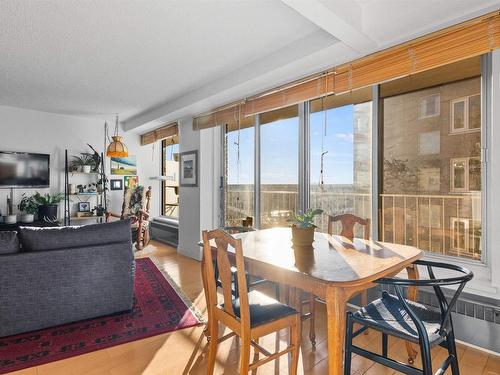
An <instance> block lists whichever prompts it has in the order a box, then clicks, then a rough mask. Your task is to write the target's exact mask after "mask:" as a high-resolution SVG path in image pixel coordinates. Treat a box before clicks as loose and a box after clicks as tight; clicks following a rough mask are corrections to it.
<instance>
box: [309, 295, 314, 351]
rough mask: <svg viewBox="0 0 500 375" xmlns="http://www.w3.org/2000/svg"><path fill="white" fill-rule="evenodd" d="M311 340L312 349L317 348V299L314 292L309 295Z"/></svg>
mask: <svg viewBox="0 0 500 375" xmlns="http://www.w3.org/2000/svg"><path fill="white" fill-rule="evenodd" d="M309 313H310V314H311V317H310V318H309V340H310V341H311V345H312V350H316V328H315V321H314V319H315V315H316V300H315V297H314V294H312V293H311V294H310V295H309Z"/></svg>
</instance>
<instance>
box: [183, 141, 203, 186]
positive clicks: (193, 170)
mask: <svg viewBox="0 0 500 375" xmlns="http://www.w3.org/2000/svg"><path fill="white" fill-rule="evenodd" d="M179 168H180V173H179V175H180V186H188V187H189V186H190V187H197V186H198V150H193V151H186V152H181V153H180V166H179Z"/></svg>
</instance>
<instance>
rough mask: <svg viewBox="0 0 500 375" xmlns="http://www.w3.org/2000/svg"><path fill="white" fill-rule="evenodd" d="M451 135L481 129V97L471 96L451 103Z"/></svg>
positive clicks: (477, 95)
mask: <svg viewBox="0 0 500 375" xmlns="http://www.w3.org/2000/svg"><path fill="white" fill-rule="evenodd" d="M450 103H451V104H450V107H451V133H463V132H468V131H473V130H479V129H480V128H481V96H480V95H479V94H475V95H470V96H466V97H462V98H458V99H453V100H451V102H450Z"/></svg>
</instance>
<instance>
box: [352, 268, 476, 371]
mask: <svg viewBox="0 0 500 375" xmlns="http://www.w3.org/2000/svg"><path fill="white" fill-rule="evenodd" d="M415 264H417V265H422V266H426V267H427V272H428V274H429V278H428V279H422V280H410V279H400V278H383V279H379V280H377V281H376V283H378V284H382V285H392V286H393V287H394V289H395V292H396V295H391V294H389V293H388V292H387V291H384V292H382V298H380V299H378V300H376V301H374V302H372V303H370V304H368V305H367V306H365V307H363V308H362V309H360V310H358V311H357V312H355V313H352V312H348V313H347V332H346V345H345V362H344V374H350V373H351V356H352V354H353V353H355V354H358V355H360V356H362V357H365V358H368V359H370V360H372V361H375V362H378V363H380V364H382V365H384V366H387V367H390V368H392V369H394V370H396V371H400V372H402V373H404V374H409V375H417V374H419V375H431V374H432V361H431V348H432V347H434V346H436V345H440V346H442V347H444V348H445V349H447V350H448V357H447V358H446V360H445V361H444V362H443V363H442V364H441V367H440V368H439V370H438V371H437V372H436V375H441V374H444V373H445V371H446V370H447V368H448V367H449V366H450V365H451V371H452V374H453V375H458V374H459V373H460V372H459V368H458V358H457V350H456V345H455V335H454V332H453V323H452V320H451V311H452V309H453V306H454V305H455V303H456V302H457V299H458V297H459V295H460V293H461V292H462V290H463V288H464V287H465V284H466V283H467V282H468V281H469V280H471V279H472V277H473V274H472V272H471V271H469V270H467V269H465V268H462V267H460V266H456V265H453V264H445V263H437V262H430V261H424V260H419V261H416V262H415ZM435 269H445V270H449V271H450V270H451V271H456V272H459V273H460V274H461V275H458V276H455V277H443V278H441V277H436V276H435V273H434V271H435ZM443 286H457V289H456V291H455V292H454V293H453V295H452V297H451V299H450V300H449V301H448V300H447V299H446V297H445V294H444V292H443V290H442V287H443ZM403 287H432V288H433V289H434V293H435V294H436V297H437V300H438V302H439V310H438V309H434V308H430V307H427V306H425V305H422V304H420V303H417V302H413V301H409V300H408V299H406V298H405V296H404V291H403ZM354 323H358V324H360V325H361V326H362V327H361V328H360V329H358V330H357V331H356V332H353V326H354ZM368 328H372V329H374V330H376V331H380V332H381V333H382V355H380V354H377V353H373V352H370V351H368V350H366V349H363V348H360V347H358V346H355V345H353V343H352V340H353V338H354V337H356V336H357V335H359V334H360V333H361V332H363V331H365V330H366V329H368ZM388 335H391V336H395V337H399V338H401V339H403V340H407V341H410V342H413V343H415V344H418V345H419V346H420V353H421V357H422V369H421V370H420V369H417V368H415V367H413V366H410V365H406V364H404V363H401V362H398V361H395V360H393V359H390V358H389V357H388V354H387V342H388Z"/></svg>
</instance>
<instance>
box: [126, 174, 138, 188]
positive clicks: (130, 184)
mask: <svg viewBox="0 0 500 375" xmlns="http://www.w3.org/2000/svg"><path fill="white" fill-rule="evenodd" d="M123 180H124V185H125V187H126V188H127V189H133V188H135V187H136V186H137V185H139V177H137V176H125V177H123Z"/></svg>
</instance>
